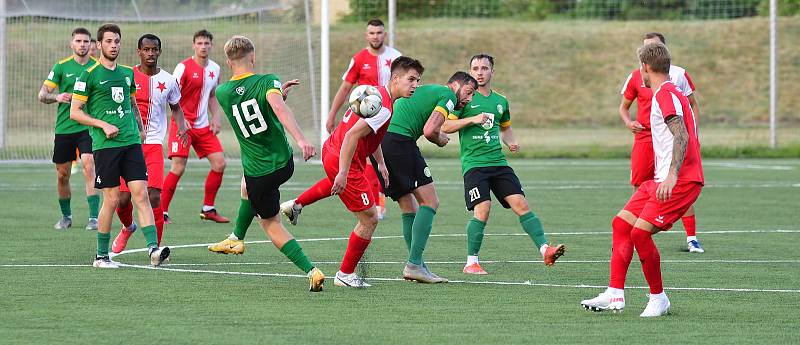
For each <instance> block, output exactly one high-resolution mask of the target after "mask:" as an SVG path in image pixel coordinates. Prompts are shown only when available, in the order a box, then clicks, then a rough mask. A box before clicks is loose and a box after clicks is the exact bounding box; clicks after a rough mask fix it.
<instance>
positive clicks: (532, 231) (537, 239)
mask: <svg viewBox="0 0 800 345" xmlns="http://www.w3.org/2000/svg"><path fill="white" fill-rule="evenodd" d="M519 223H520V224H522V229H523V230H525V232H527V233H528V236H530V237H531V239H532V240H533V243H535V244H536V248H541V247H542V246H543V245H545V244H547V238H545V237H544V228H543V227H542V222H540V221H539V217H537V216H536V215H535V214H534V213H533V211H530V212H528V213H526V214H523V215H521V216H519Z"/></svg>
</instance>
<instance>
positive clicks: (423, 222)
mask: <svg viewBox="0 0 800 345" xmlns="http://www.w3.org/2000/svg"><path fill="white" fill-rule="evenodd" d="M434 216H436V210H434V209H433V208H432V207H430V206H420V207H419V210H418V211H417V215H416V217H414V225H413V226H412V227H411V252H410V253H409V255H408V262H410V263H412V264H415V265H422V252H424V251H425V246H426V245H427V244H428V237H429V236H430V235H431V228H433V217H434Z"/></svg>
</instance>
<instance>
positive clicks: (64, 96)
mask: <svg viewBox="0 0 800 345" xmlns="http://www.w3.org/2000/svg"><path fill="white" fill-rule="evenodd" d="M56 101H57V102H58V103H69V102H72V94H71V93H69V92H64V93H59V94H58V95H57V96H56Z"/></svg>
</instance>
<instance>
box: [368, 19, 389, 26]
mask: <svg viewBox="0 0 800 345" xmlns="http://www.w3.org/2000/svg"><path fill="white" fill-rule="evenodd" d="M367 26H385V25H383V21H382V20H380V19H378V18H375V19H371V20H370V21H368V22H367Z"/></svg>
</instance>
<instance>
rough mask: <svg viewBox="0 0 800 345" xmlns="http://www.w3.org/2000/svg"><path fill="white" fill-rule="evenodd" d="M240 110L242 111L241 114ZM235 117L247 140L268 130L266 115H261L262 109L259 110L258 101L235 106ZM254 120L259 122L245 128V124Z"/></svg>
mask: <svg viewBox="0 0 800 345" xmlns="http://www.w3.org/2000/svg"><path fill="white" fill-rule="evenodd" d="M239 108H241V109H242V111H241V112H240V111H239ZM233 117H235V118H236V123H237V124H239V129H240V130H241V131H242V135H243V136H244V137H245V138H249V137H250V136H251V135H256V134H258V133H261V132H263V131H266V130H267V122H266V121H264V115H262V114H261V109H259V108H258V101H256V100H255V99H251V100H248V101H244V102H242V103H241V104H238V105H237V104H234V105H233ZM242 117H244V119H242ZM253 120H255V121H257V123H250V124H249V125H248V126H247V127H245V122H252V121H253ZM248 129H249V131H248Z"/></svg>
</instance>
